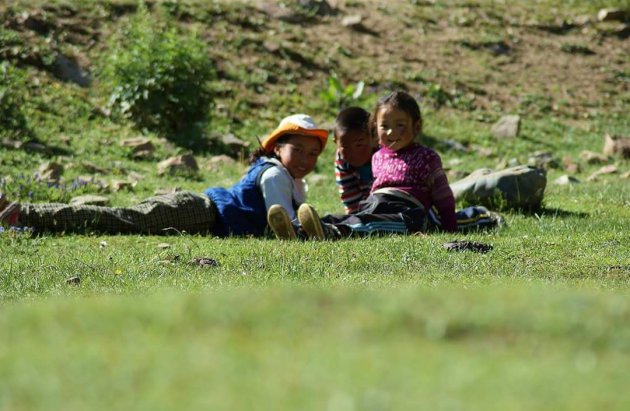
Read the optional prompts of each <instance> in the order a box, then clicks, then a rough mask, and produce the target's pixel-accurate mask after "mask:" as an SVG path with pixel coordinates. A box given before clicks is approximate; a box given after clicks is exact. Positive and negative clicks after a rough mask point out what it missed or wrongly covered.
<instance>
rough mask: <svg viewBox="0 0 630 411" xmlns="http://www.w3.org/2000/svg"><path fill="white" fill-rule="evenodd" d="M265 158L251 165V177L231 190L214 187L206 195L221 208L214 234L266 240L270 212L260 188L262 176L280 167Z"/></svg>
mask: <svg viewBox="0 0 630 411" xmlns="http://www.w3.org/2000/svg"><path fill="white" fill-rule="evenodd" d="M268 160H269V159H268V158H265V157H261V158H259V159H258V160H256V162H255V163H254V164H252V165H251V167H250V168H249V170H248V171H247V174H246V175H245V176H244V177H243V178H241V180H240V181H239V182H238V183H236V184H234V185H233V186H232V187H230V188H227V189H226V188H220V187H210V188H208V189H206V191H205V194H206V195H207V196H208V197H209V198H210V200H212V202H214V204H215V205H216V207H217V211H218V216H217V219H216V221H215V223H214V226H213V227H212V233H213V234H214V235H217V236H220V237H227V236H230V235H235V236H239V235H254V236H262V235H263V234H264V231H265V227H266V225H267V208H266V206H265V199H264V198H263V195H262V191H261V190H260V187H259V185H258V183H259V180H260V178H259V177H260V175H261V174H262V173H263V171H265V170H266V169H268V168H269V167H275V166H276V165H275V164H273V163H271V162H269V161H268Z"/></svg>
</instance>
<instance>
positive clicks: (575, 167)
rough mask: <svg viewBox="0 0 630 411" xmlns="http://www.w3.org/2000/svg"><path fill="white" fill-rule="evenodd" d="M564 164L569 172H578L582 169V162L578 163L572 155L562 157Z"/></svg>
mask: <svg viewBox="0 0 630 411" xmlns="http://www.w3.org/2000/svg"><path fill="white" fill-rule="evenodd" d="M562 165H563V167H564V170H565V171H566V172H567V173H571V174H577V173H579V172H581V171H582V166H581V165H580V163H576V162H575V161H574V160H573V158H572V157H570V156H566V157H564V158H563V159H562Z"/></svg>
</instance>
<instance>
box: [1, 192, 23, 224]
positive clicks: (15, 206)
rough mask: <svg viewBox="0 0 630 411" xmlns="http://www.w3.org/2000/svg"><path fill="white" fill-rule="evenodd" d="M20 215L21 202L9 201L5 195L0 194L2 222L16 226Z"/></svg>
mask: <svg viewBox="0 0 630 411" xmlns="http://www.w3.org/2000/svg"><path fill="white" fill-rule="evenodd" d="M19 216H20V204H19V203H15V202H13V203H12V202H9V201H8V200H7V199H6V197H5V196H0V224H2V225H8V226H14V225H16V224H17V221H18V217H19Z"/></svg>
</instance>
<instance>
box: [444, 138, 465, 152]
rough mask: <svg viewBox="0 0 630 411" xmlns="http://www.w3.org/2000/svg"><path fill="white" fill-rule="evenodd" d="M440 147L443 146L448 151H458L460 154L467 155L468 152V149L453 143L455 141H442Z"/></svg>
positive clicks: (457, 142)
mask: <svg viewBox="0 0 630 411" xmlns="http://www.w3.org/2000/svg"><path fill="white" fill-rule="evenodd" d="M442 145H444V146H445V147H446V148H447V149H448V150H454V151H459V152H462V153H467V152H468V151H469V150H468V147H466V146H465V145H463V144H462V143H460V142H459V141H455V140H450V139H447V140H443V141H442Z"/></svg>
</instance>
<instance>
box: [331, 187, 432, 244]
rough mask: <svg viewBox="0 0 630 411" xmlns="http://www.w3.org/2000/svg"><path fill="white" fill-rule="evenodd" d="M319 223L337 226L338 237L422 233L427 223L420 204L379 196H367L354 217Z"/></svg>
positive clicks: (339, 217)
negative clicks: (339, 234)
mask: <svg viewBox="0 0 630 411" xmlns="http://www.w3.org/2000/svg"><path fill="white" fill-rule="evenodd" d="M321 220H322V222H324V223H328V224H333V225H334V226H335V227H337V229H338V230H339V232H340V233H341V235H342V236H350V235H359V236H365V235H370V234H391V233H398V234H411V233H417V232H424V231H426V229H427V221H428V220H427V213H426V211H425V209H424V207H422V206H421V205H417V204H414V203H413V202H411V201H407V200H405V199H404V198H401V197H398V196H394V195H391V194H381V193H378V194H370V196H369V197H368V198H367V199H365V200H364V201H362V202H361V204H360V205H359V211H358V212H357V213H355V214H330V215H326V216H324V217H322V219H321Z"/></svg>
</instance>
